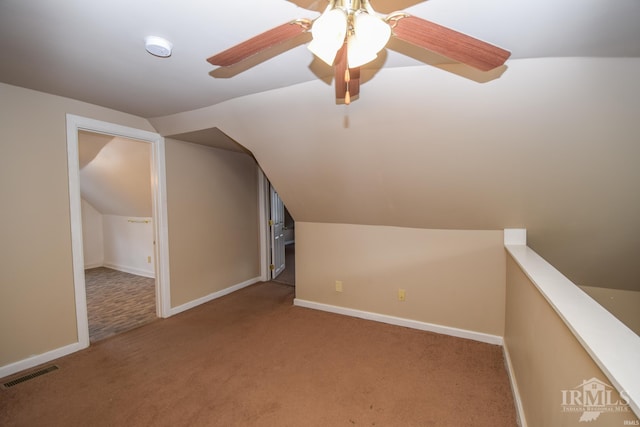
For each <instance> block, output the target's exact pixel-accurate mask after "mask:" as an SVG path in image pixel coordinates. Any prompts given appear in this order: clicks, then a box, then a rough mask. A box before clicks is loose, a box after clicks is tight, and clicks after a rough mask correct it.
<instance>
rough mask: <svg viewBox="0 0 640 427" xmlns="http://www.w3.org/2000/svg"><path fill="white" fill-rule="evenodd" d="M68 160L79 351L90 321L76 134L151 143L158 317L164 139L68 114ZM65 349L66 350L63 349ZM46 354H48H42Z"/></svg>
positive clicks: (164, 237) (164, 284) (163, 248)
mask: <svg viewBox="0 0 640 427" xmlns="http://www.w3.org/2000/svg"><path fill="white" fill-rule="evenodd" d="M66 119H67V161H68V173H69V209H70V213H69V214H70V219H71V242H72V244H71V246H72V248H71V250H72V257H73V279H74V289H75V302H76V323H77V330H78V346H79V348H78V349H82V348H86V347H88V346H89V322H88V319H87V297H86V290H85V279H84V268H85V266H84V254H83V241H82V208H81V197H80V167H79V161H78V131H81V130H86V131H89V132H97V133H102V134H107V135H114V136H120V137H123V138H130V139H136V140H139V141H143V142H148V143H151V153H152V154H151V182H152V188H151V194H152V197H153V215H154V221H153V223H154V227H155V228H154V239H155V243H156V244H155V252H156V254H155V259H156V260H157V262H156V274H155V275H156V308H157V314H158V316H159V317H168V316H169V308H170V307H171V305H170V288H169V247H168V245H169V232H168V227H167V203H166V200H167V195H166V172H165V157H164V156H165V149H164V138H163V137H162V136H160V135H159V134H157V133H153V132H148V131H145V130H141V129H135V128H130V127H127V126H121V125H117V124H113V123H108V122H103V121H100V120H95V119H90V118H86V117H81V116H76V115H73V114H67V116H66ZM65 348H66V347H65ZM45 354H49V353H45Z"/></svg>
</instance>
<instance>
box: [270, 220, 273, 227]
mask: <svg viewBox="0 0 640 427" xmlns="http://www.w3.org/2000/svg"><path fill="white" fill-rule="evenodd" d="M269 227H273V220H272V219H270V220H269Z"/></svg>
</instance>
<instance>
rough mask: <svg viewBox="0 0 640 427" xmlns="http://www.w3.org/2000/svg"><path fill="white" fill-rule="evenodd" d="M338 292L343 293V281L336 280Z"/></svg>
mask: <svg viewBox="0 0 640 427" xmlns="http://www.w3.org/2000/svg"><path fill="white" fill-rule="evenodd" d="M336 292H342V280H336Z"/></svg>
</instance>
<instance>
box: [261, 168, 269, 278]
mask: <svg viewBox="0 0 640 427" xmlns="http://www.w3.org/2000/svg"><path fill="white" fill-rule="evenodd" d="M270 185H271V184H269V180H268V179H267V177H266V175H265V174H264V172H263V171H262V169H261V168H260V166H258V210H259V212H258V218H259V221H260V227H259V233H260V280H262V281H263V282H268V281H269V280H271V270H270V269H269V264H270V263H271V261H270V257H271V238H270V235H269V234H270V231H269V215H270V211H269V186H270Z"/></svg>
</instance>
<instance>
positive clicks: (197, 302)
mask: <svg viewBox="0 0 640 427" xmlns="http://www.w3.org/2000/svg"><path fill="white" fill-rule="evenodd" d="M260 281H261V280H260V277H254V278H253V279H249V280H246V281H244V282H242V283H238V284H237V285H233V286H229V287H228V288H225V289H222V290H220V291H217V292H214V293H211V294H209V295H205V296H203V297H202V298H198V299H195V300H193V301H190V302H188V303H186V304H182V305H179V306H177V307H173V308H171V309H170V310H169V316H173V315H175V314H178V313H182V312H183V311H186V310H189V309H191V308H194V307H197V306H199V305H200V304H204V303H205V302H209V301H211V300H214V299H216V298H220V297H223V296H225V295H228V294H230V293H232V292H235V291H239V290H240V289H242V288H246V287H247V286H251V285H253V284H254V283H258V282H260Z"/></svg>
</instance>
